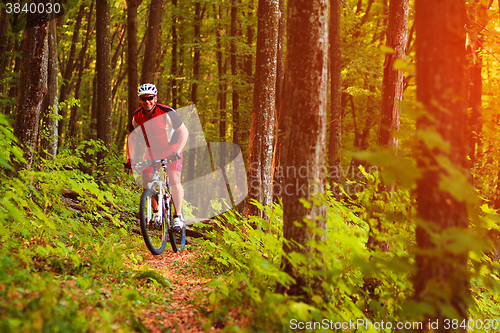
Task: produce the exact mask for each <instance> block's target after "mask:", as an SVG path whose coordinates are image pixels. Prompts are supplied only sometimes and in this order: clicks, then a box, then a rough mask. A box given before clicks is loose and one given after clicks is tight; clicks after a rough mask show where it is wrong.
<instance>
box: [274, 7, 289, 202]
mask: <svg viewBox="0 0 500 333" xmlns="http://www.w3.org/2000/svg"><path fill="white" fill-rule="evenodd" d="M285 14H286V13H285V0H279V19H278V51H277V52H278V53H277V57H276V61H277V65H276V103H275V108H276V119H275V133H276V136H275V139H274V151H273V164H272V166H271V172H272V181H273V183H272V188H273V189H274V188H280V187H281V186H282V182H283V178H282V177H280V176H279V174H278V173H277V172H276V171H277V170H279V169H280V168H281V166H282V161H281V158H282V154H281V153H282V147H283V132H284V130H285V128H284V124H283V122H284V113H283V89H284V88H283V85H284V83H285V66H286V63H285V37H286V36H285V35H286V20H285ZM272 195H273V202H275V203H278V202H279V196H278V192H277V191H272Z"/></svg>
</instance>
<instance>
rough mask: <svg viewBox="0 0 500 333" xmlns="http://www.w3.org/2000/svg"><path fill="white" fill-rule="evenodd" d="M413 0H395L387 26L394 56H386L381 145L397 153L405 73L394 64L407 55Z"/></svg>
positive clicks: (387, 42)
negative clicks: (409, 17) (409, 16)
mask: <svg viewBox="0 0 500 333" xmlns="http://www.w3.org/2000/svg"><path fill="white" fill-rule="evenodd" d="M409 7H410V6H409V0H391V3H390V5H389V23H388V26H387V40H386V45H387V46H388V47H390V48H392V49H393V50H394V53H386V55H385V63H384V78H383V81H382V103H381V108H380V118H379V130H378V145H379V146H382V147H388V148H392V149H394V150H396V149H397V148H398V139H397V137H396V136H395V134H396V132H397V131H398V130H399V124H400V115H401V111H400V109H399V104H400V103H401V101H402V100H403V81H404V73H403V72H401V71H399V70H395V69H394V63H395V62H396V60H398V59H403V57H404V56H405V54H406V53H405V47H406V42H407V39H408V12H409Z"/></svg>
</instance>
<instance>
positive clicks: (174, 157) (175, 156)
mask: <svg viewBox="0 0 500 333" xmlns="http://www.w3.org/2000/svg"><path fill="white" fill-rule="evenodd" d="M167 159H168V161H169V162H170V163H172V162H175V161H177V160H180V159H181V155H179V153H178V152H175V151H174V152H173V153H172V154H170V156H169V157H167Z"/></svg>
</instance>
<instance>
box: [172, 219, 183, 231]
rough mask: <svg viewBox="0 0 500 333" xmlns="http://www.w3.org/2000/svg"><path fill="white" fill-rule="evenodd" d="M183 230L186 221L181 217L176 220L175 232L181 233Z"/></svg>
mask: <svg viewBox="0 0 500 333" xmlns="http://www.w3.org/2000/svg"><path fill="white" fill-rule="evenodd" d="M182 229H184V221H182V219H181V217H176V218H174V231H177V232H180V231H181V230H182Z"/></svg>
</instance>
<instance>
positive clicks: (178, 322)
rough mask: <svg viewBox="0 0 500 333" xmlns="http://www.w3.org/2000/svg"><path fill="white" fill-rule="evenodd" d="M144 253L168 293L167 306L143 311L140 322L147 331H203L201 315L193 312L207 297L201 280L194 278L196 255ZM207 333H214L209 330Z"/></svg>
mask: <svg viewBox="0 0 500 333" xmlns="http://www.w3.org/2000/svg"><path fill="white" fill-rule="evenodd" d="M146 251H147V250H145V251H144V253H143V255H144V257H145V258H146V260H147V263H148V265H149V266H151V268H154V269H155V270H157V271H158V272H160V273H161V274H162V275H163V276H164V277H165V278H166V279H167V280H168V281H169V282H170V283H172V291H171V292H170V294H169V295H167V296H166V302H168V305H166V306H165V307H162V308H161V309H159V310H151V311H144V312H143V314H142V318H143V323H144V325H145V326H146V327H147V329H148V331H149V332H180V333H188V332H189V333H191V332H205V330H204V329H203V326H202V325H203V323H204V322H205V320H204V318H203V317H202V315H201V314H200V313H199V312H198V311H197V308H198V307H199V305H200V302H201V301H203V298H204V297H206V295H207V292H206V291H207V288H206V287H205V284H206V283H207V282H209V281H210V280H203V279H201V278H200V277H198V276H197V274H196V272H195V269H194V268H192V266H193V265H192V263H193V262H194V260H195V259H196V255H195V254H194V253H192V252H188V251H182V252H178V253H174V252H173V251H172V249H169V248H167V249H166V250H165V252H164V253H163V254H162V255H160V256H153V255H152V254H150V253H149V252H146ZM207 331H209V332H218V331H219V330H216V329H214V328H213V327H211V328H209V329H208V330H207Z"/></svg>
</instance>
